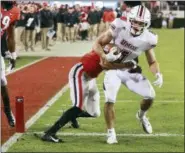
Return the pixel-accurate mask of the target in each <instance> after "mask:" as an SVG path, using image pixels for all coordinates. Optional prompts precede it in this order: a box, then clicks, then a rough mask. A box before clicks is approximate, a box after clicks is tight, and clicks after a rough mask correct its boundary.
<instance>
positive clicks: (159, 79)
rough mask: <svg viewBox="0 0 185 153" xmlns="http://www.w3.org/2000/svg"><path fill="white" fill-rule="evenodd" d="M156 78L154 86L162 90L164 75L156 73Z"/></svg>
mask: <svg viewBox="0 0 185 153" xmlns="http://www.w3.org/2000/svg"><path fill="white" fill-rule="evenodd" d="M155 77H156V78H157V80H156V81H154V82H153V84H154V85H155V86H159V88H161V87H162V85H163V75H162V74H161V73H156V75H155Z"/></svg>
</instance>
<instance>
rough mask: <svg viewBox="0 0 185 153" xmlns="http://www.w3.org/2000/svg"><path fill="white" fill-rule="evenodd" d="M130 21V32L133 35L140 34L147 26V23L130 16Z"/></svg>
mask: <svg viewBox="0 0 185 153" xmlns="http://www.w3.org/2000/svg"><path fill="white" fill-rule="evenodd" d="M130 23H131V29H130V32H131V33H132V34H133V35H135V36H139V35H141V34H142V33H143V31H144V30H145V29H146V28H147V23H145V22H143V21H139V20H136V19H132V18H131V19H130Z"/></svg>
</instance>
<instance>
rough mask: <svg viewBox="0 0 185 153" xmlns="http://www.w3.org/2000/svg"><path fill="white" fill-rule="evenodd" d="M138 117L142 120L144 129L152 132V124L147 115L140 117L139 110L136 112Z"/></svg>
mask: <svg viewBox="0 0 185 153" xmlns="http://www.w3.org/2000/svg"><path fill="white" fill-rule="evenodd" d="M136 118H137V119H138V120H140V122H141V124H142V126H143V130H144V131H145V132H146V133H148V134H151V133H152V125H151V124H150V122H149V120H148V118H147V117H146V116H143V117H140V116H139V112H137V114H136Z"/></svg>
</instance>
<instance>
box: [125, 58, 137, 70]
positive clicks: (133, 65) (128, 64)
mask: <svg viewBox="0 0 185 153" xmlns="http://www.w3.org/2000/svg"><path fill="white" fill-rule="evenodd" d="M124 64H125V67H126V68H131V69H135V68H136V67H137V62H136V61H134V60H130V61H125V62H124Z"/></svg>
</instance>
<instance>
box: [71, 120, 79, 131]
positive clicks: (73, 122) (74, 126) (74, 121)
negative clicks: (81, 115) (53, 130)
mask: <svg viewBox="0 0 185 153" xmlns="http://www.w3.org/2000/svg"><path fill="white" fill-rule="evenodd" d="M71 123H72V124H71V126H72V127H73V128H75V129H78V128H79V127H80V126H79V124H78V121H77V120H76V119H73V120H71Z"/></svg>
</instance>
